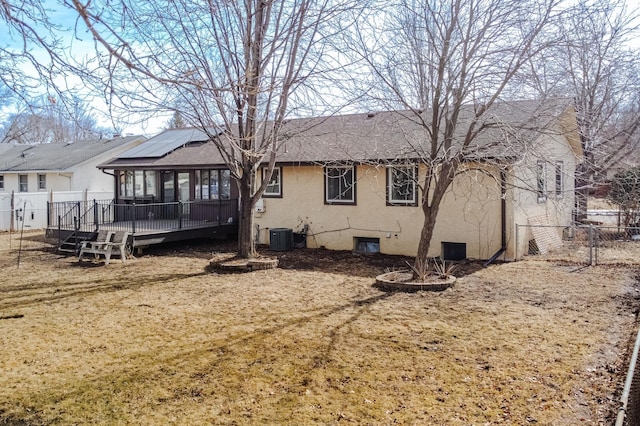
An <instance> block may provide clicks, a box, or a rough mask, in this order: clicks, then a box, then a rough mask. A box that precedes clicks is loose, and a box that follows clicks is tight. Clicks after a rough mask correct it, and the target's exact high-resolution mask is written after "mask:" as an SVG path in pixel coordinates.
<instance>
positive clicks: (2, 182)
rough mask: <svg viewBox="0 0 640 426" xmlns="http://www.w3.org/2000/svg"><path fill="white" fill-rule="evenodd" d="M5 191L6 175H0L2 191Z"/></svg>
mask: <svg viewBox="0 0 640 426" xmlns="http://www.w3.org/2000/svg"><path fill="white" fill-rule="evenodd" d="M3 190H4V175H0V191H3Z"/></svg>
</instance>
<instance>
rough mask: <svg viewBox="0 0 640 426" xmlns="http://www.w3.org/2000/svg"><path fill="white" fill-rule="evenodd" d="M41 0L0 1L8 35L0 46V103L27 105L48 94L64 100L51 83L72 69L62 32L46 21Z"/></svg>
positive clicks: (4, 36) (47, 13) (3, 21)
mask: <svg viewBox="0 0 640 426" xmlns="http://www.w3.org/2000/svg"><path fill="white" fill-rule="evenodd" d="M50 12H51V11H50V10H49V9H47V7H46V5H45V4H43V2H41V1H36V0H24V1H9V0H4V1H0V22H2V23H4V24H5V25H6V27H3V28H6V30H7V31H8V33H7V34H4V35H3V42H2V43H0V91H4V95H3V96H2V97H0V102H2V103H4V104H5V106H6V105H7V104H9V103H10V102H12V101H13V100H14V99H16V98H17V99H18V100H20V101H22V102H29V101H30V100H32V99H33V98H35V97H39V96H41V95H43V94H49V95H51V96H53V97H55V98H56V99H58V100H64V95H65V92H64V90H61V89H59V88H58V87H57V86H56V84H55V83H54V80H56V79H57V78H59V77H60V76H64V72H65V71H70V70H72V68H73V67H72V65H71V63H70V62H69V60H68V57H67V56H66V53H67V51H66V47H67V45H65V44H64V43H62V40H61V34H62V33H63V32H64V29H63V28H61V27H59V26H57V25H56V24H55V23H54V22H53V21H52V20H51V19H49V15H50Z"/></svg>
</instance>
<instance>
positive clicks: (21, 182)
mask: <svg viewBox="0 0 640 426" xmlns="http://www.w3.org/2000/svg"><path fill="white" fill-rule="evenodd" d="M18 191H20V192H29V178H28V176H27V175H18Z"/></svg>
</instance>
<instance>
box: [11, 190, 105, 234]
mask: <svg viewBox="0 0 640 426" xmlns="http://www.w3.org/2000/svg"><path fill="white" fill-rule="evenodd" d="M108 198H113V192H106V191H51V192H17V193H16V192H0V231H9V230H13V231H17V230H20V229H22V228H23V227H24V228H25V229H45V228H46V227H47V203H48V202H53V201H87V200H94V199H100V200H104V199H108Z"/></svg>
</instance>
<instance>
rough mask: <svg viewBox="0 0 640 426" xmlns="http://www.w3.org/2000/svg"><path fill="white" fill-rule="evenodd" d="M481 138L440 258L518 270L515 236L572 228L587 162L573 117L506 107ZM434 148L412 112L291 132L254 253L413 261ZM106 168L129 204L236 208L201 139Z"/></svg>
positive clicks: (183, 132) (176, 134) (297, 123)
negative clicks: (287, 239)
mask: <svg viewBox="0 0 640 426" xmlns="http://www.w3.org/2000/svg"><path fill="white" fill-rule="evenodd" d="M469 112H470V111H466V113H469ZM484 126H485V127H486V129H485V130H484V131H483V132H482V133H481V134H480V136H478V138H477V143H474V144H473V146H471V147H470V148H469V149H468V150H467V151H466V152H465V153H464V154H465V155H464V164H463V165H462V166H461V173H459V175H458V176H457V177H456V179H455V181H454V184H453V185H452V187H451V188H450V189H449V191H448V194H447V196H446V197H445V199H444V202H443V204H442V207H441V209H440V212H439V216H438V220H437V224H436V227H435V233H434V237H433V240H432V244H431V251H430V254H431V255H433V256H438V255H444V257H449V258H455V257H458V256H460V254H461V253H462V254H463V256H464V257H467V258H476V259H489V258H492V257H498V256H502V257H503V258H505V259H513V258H516V257H517V256H519V255H521V254H523V253H525V252H526V251H527V250H528V240H529V239H536V236H535V235H532V236H527V237H526V238H519V241H518V244H517V245H518V246H517V247H516V238H515V237H516V225H517V224H520V225H527V224H532V225H533V224H545V225H559V226H569V225H570V224H571V220H572V210H573V207H574V184H573V182H574V171H575V167H576V164H577V163H578V162H579V161H580V160H581V158H582V148H581V143H580V138H579V135H578V133H577V123H576V118H575V111H574V108H573V107H572V106H571V105H569V104H567V103H566V102H558V101H553V102H542V103H541V102H533V101H520V102H510V103H504V104H500V105H498V106H496V107H494V108H492V109H491V112H490V113H489V114H487V115H486V119H485V122H484ZM456 136H458V137H462V136H463V135H456ZM427 141H428V136H427V134H426V132H425V130H424V129H423V128H421V127H420V126H418V125H417V123H416V122H415V117H412V116H411V115H410V114H409V113H407V112H378V113H365V114H351V115H343V116H331V117H319V118H312V119H295V120H290V121H288V122H287V123H286V124H285V126H284V128H283V134H282V140H281V143H280V149H279V152H278V154H277V160H276V169H275V171H274V174H273V176H272V179H271V181H270V183H269V185H268V187H267V191H266V192H265V194H264V196H263V199H262V200H261V201H260V202H259V203H258V205H257V209H256V225H257V240H258V242H259V243H262V244H269V242H270V238H271V232H272V230H273V229H277V228H285V229H292V230H293V231H294V232H295V233H297V234H304V236H305V237H306V245H307V246H308V247H326V248H328V249H336V250H355V251H364V252H369V251H380V252H383V253H388V254H403V255H415V254H416V251H417V246H418V241H419V237H420V231H421V229H422V225H423V214H422V211H421V208H420V207H419V203H420V197H421V192H420V188H419V184H420V182H421V177H422V176H423V175H424V172H425V168H424V166H423V165H421V158H422V157H423V156H422V155H421V152H427V151H428V150H429V149H430V147H429V146H428V142H427ZM100 167H101V168H103V169H109V170H113V171H114V174H115V176H116V179H117V183H118V184H117V188H116V193H117V195H116V197H117V202H121V203H136V204H138V203H145V202H170V201H174V200H182V201H186V200H209V199H216V200H219V199H234V198H236V196H237V189H236V188H235V185H233V184H232V182H231V178H230V175H229V172H228V170H226V166H225V164H224V162H223V161H222V159H221V157H220V154H219V152H218V150H217V148H216V147H215V145H214V144H213V143H211V142H207V138H206V136H205V134H204V133H203V132H200V131H198V130H194V129H177V130H169V131H166V132H163V133H161V134H160V135H158V136H156V137H154V138H151V139H150V140H148V141H147V142H146V143H144V144H142V145H140V146H138V147H136V148H134V149H132V150H130V151H127V152H124V153H123V154H122V155H120V156H119V157H118V158H116V159H114V160H112V161H110V162H108V163H105V164H102V165H100ZM416 177H417V179H416ZM539 244H540V245H542V244H543V241H539Z"/></svg>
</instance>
